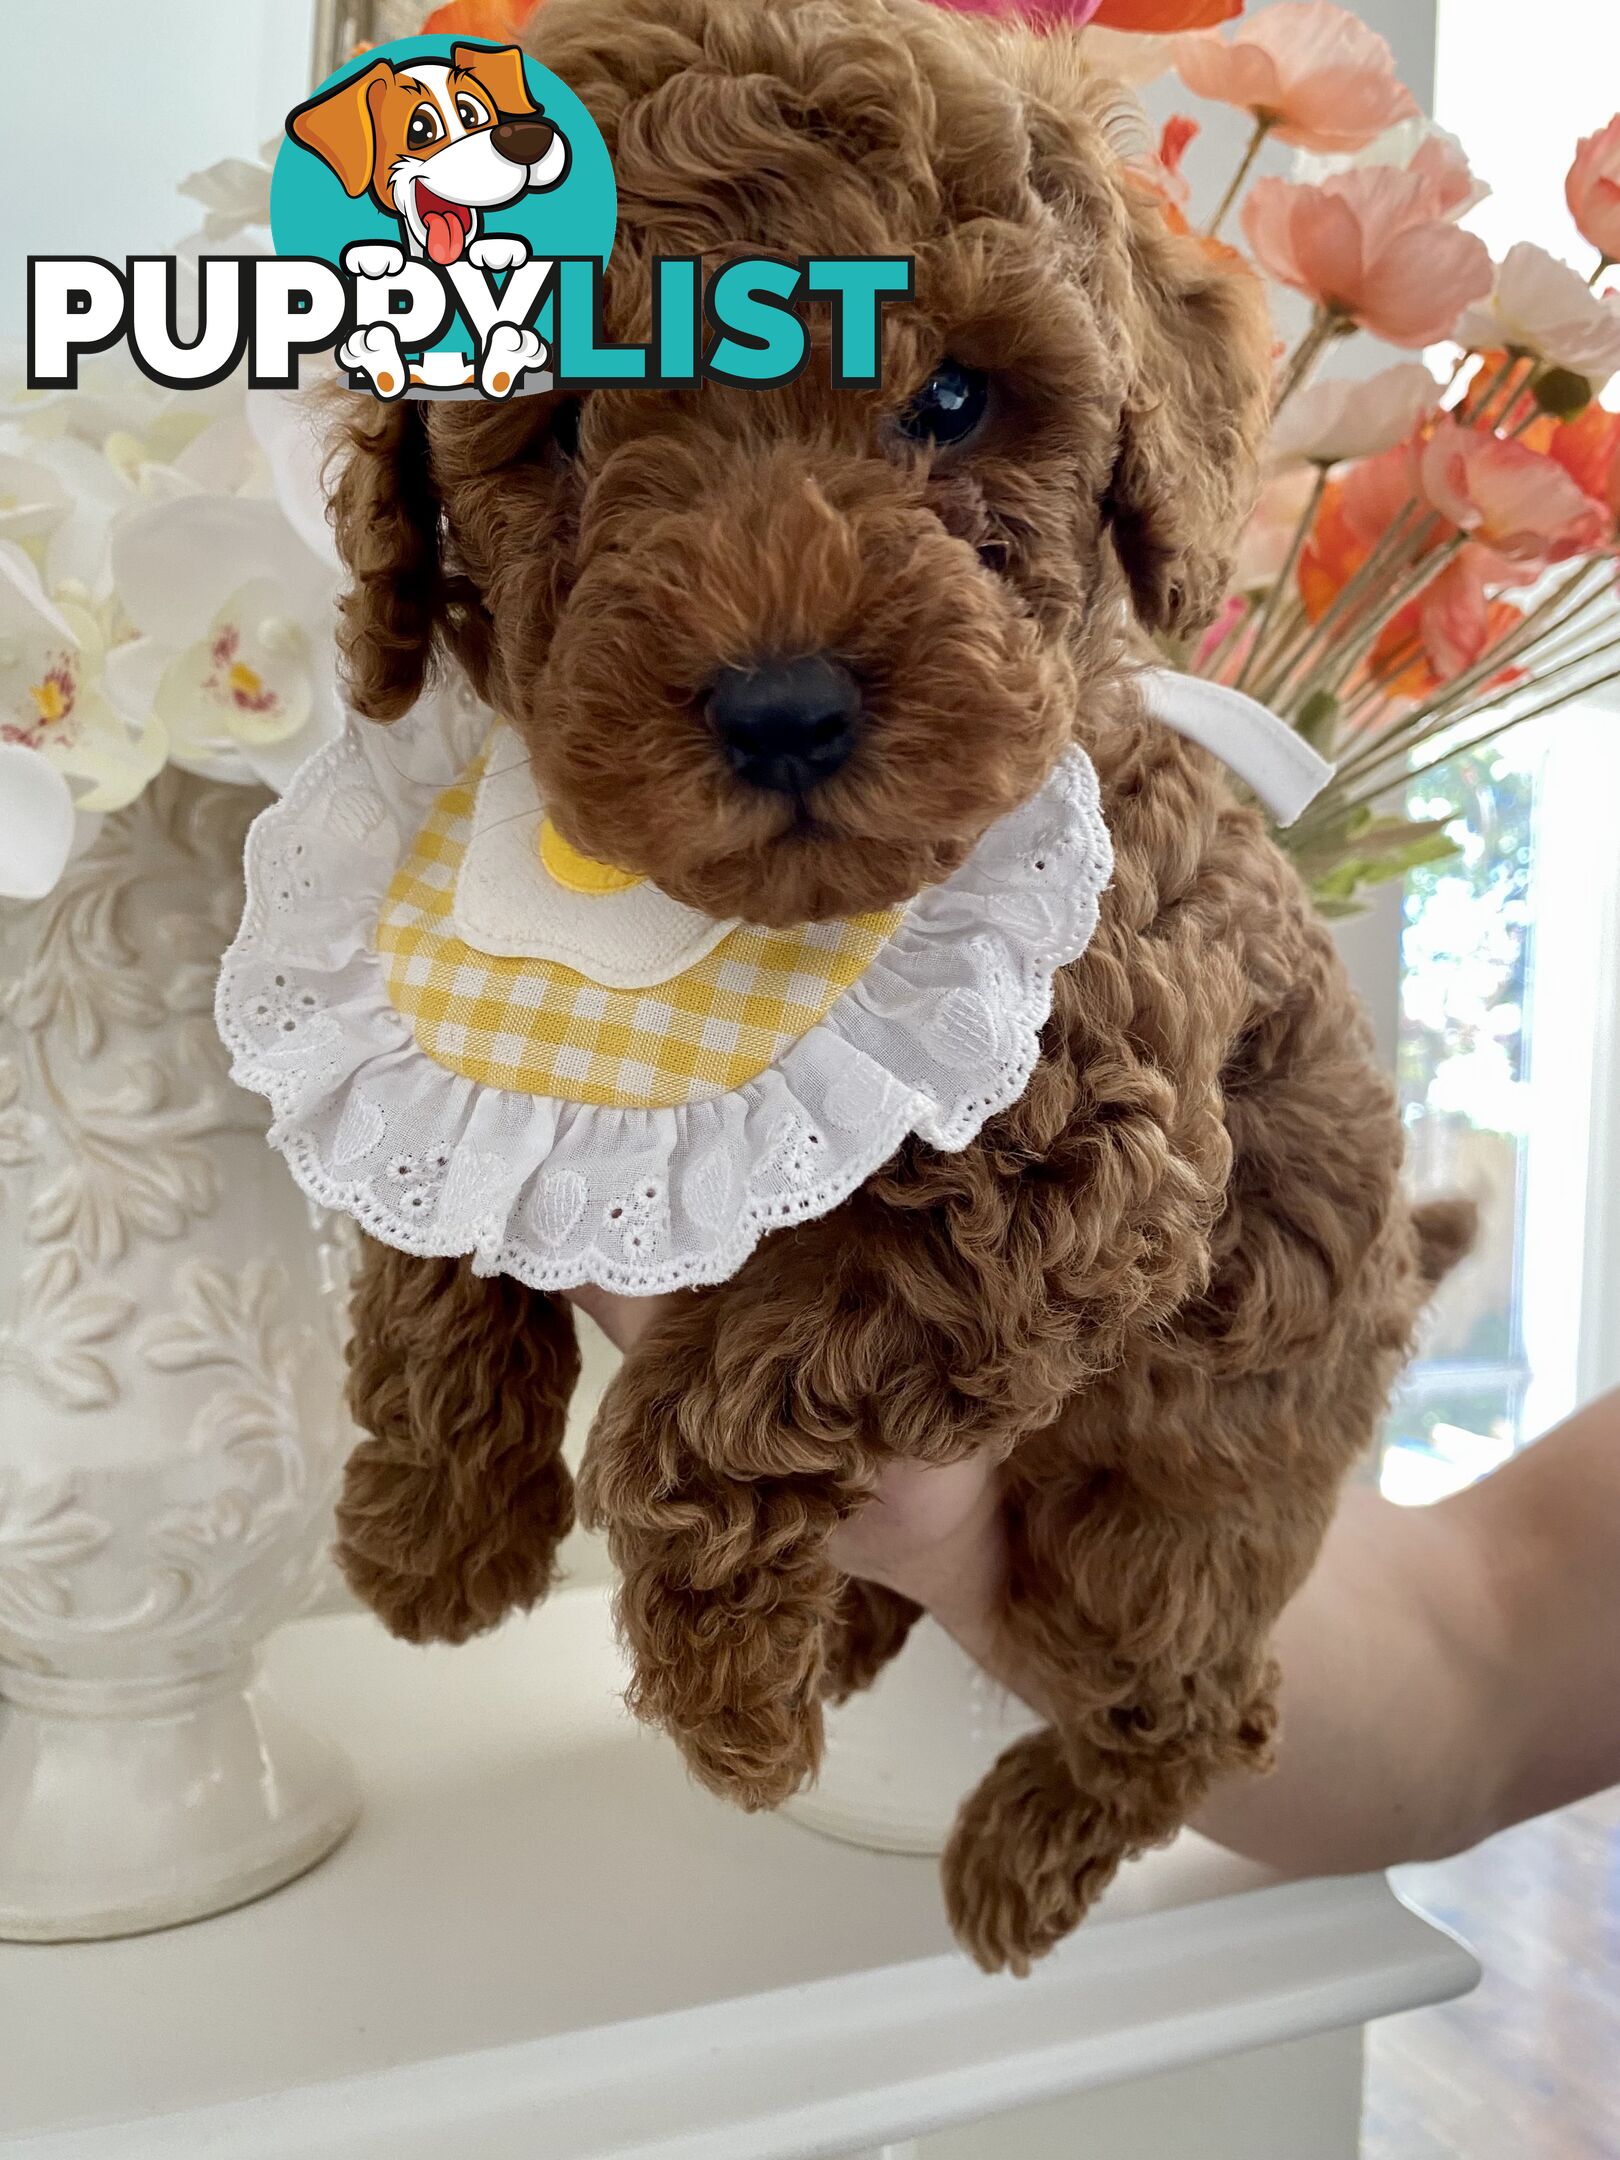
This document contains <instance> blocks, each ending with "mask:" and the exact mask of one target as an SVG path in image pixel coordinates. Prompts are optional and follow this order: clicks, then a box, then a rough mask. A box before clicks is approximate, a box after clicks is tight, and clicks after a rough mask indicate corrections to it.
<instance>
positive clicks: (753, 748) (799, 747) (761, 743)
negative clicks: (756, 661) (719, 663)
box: [709, 653, 861, 795]
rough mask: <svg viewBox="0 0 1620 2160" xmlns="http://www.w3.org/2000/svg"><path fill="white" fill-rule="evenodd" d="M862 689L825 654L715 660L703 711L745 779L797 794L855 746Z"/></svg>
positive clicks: (828, 773) (829, 773) (832, 770)
mask: <svg viewBox="0 0 1620 2160" xmlns="http://www.w3.org/2000/svg"><path fill="white" fill-rule="evenodd" d="M860 713H861V693H860V689H859V687H858V685H857V684H856V681H855V678H854V676H853V675H852V674H851V673H850V672H849V670H848V668H846V667H842V666H840V665H839V663H838V662H837V661H836V660H829V659H827V658H826V656H825V655H824V654H821V653H816V654H813V655H811V656H809V657H808V658H806V659H803V660H772V661H768V662H766V663H765V665H764V666H762V667H757V668H722V669H721V671H720V673H719V674H718V675H717V676H716V677H715V681H714V687H713V689H712V690H711V691H710V693H709V718H710V719H711V720H712V721H713V723H714V727H715V732H716V733H717V734H718V736H719V737H720V740H721V742H722V743H723V744H724V746H725V752H726V755H727V757H728V758H730V760H731V764H732V769H733V770H734V771H735V772H736V773H737V774H738V775H739V776H740V777H741V778H742V779H744V780H746V781H747V782H748V783H749V785H750V786H751V787H759V788H769V789H771V790H772V791H773V793H775V794H778V795H804V794H808V792H809V791H810V789H811V788H813V787H815V786H816V785H817V784H818V782H820V781H822V780H830V779H831V778H832V776H833V774H834V773H835V772H837V770H838V768H839V767H840V765H842V764H843V763H844V762H845V760H846V759H847V758H848V756H849V754H850V752H851V751H852V750H853V749H854V747H855V731H856V724H857V722H858V721H859V719H860Z"/></svg>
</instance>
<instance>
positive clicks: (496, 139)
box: [489, 120, 551, 165]
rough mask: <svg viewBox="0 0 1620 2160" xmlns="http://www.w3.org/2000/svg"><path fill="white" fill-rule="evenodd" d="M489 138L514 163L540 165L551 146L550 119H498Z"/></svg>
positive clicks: (504, 156) (502, 154)
mask: <svg viewBox="0 0 1620 2160" xmlns="http://www.w3.org/2000/svg"><path fill="white" fill-rule="evenodd" d="M489 139H490V141H491V142H492V143H493V144H494V145H495V147H496V149H497V150H498V151H499V152H500V154H501V156H502V157H503V158H509V159H510V160H511V162H512V163H513V164H514V165H538V164H539V162H540V160H541V159H542V158H543V157H544V156H545V154H546V152H547V151H548V150H549V149H550V148H551V122H550V121H549V120H497V121H496V123H495V125H494V126H493V127H492V128H491V129H490V131H489Z"/></svg>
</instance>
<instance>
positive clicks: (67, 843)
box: [0, 731, 75, 900]
mask: <svg viewBox="0 0 1620 2160" xmlns="http://www.w3.org/2000/svg"><path fill="white" fill-rule="evenodd" d="M74 824H75V819H74V813H73V792H72V790H71V789H70V788H69V786H68V784H67V782H66V781H65V780H64V779H63V778H62V775H61V774H60V773H59V772H58V771H57V769H56V767H55V766H54V765H53V764H52V763H51V762H50V760H49V758H45V757H42V756H41V755H40V753H39V752H38V751H37V750H31V749H29V748H28V746H27V745H26V744H25V743H18V742H12V741H10V740H9V738H6V737H5V736H4V734H3V731H0V900H43V899H44V898H45V896H46V894H47V893H48V892H50V891H51V889H52V888H53V887H54V885H55V884H56V881H57V879H58V878H59V877H60V876H61V875H62V872H63V870H64V868H65V867H66V864H67V859H68V856H69V855H70V853H71V852H72V849H73V834H74Z"/></svg>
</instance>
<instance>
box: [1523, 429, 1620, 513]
mask: <svg viewBox="0 0 1620 2160" xmlns="http://www.w3.org/2000/svg"><path fill="white" fill-rule="evenodd" d="M1537 447H1538V448H1540V447H1545V449H1546V450H1547V452H1548V453H1549V455H1550V456H1552V457H1554V458H1556V459H1557V461H1558V463H1559V464H1560V465H1562V466H1563V468H1564V470H1565V472H1567V473H1568V474H1569V476H1570V478H1571V479H1572V480H1573V481H1574V482H1575V484H1576V486H1577V487H1579V488H1580V490H1581V491H1582V493H1583V494H1586V495H1589V496H1590V497H1591V498H1592V500H1593V502H1596V503H1602V504H1603V505H1604V506H1605V507H1606V508H1607V509H1608V510H1609V511H1610V512H1612V514H1613V516H1614V519H1615V521H1616V523H1617V524H1620V413H1614V412H1608V411H1606V410H1605V409H1604V407H1603V406H1601V405H1588V406H1587V408H1586V410H1585V412H1583V413H1582V414H1581V416H1580V418H1579V419H1578V420H1568V421H1566V422H1565V423H1564V425H1563V426H1562V427H1554V428H1553V429H1552V430H1551V431H1550V432H1549V434H1548V437H1547V440H1546V442H1545V445H1540V444H1538V445H1537Z"/></svg>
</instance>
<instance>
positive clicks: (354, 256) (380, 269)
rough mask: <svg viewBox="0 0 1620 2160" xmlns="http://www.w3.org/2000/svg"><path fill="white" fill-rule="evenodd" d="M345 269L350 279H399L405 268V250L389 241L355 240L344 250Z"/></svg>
mask: <svg viewBox="0 0 1620 2160" xmlns="http://www.w3.org/2000/svg"><path fill="white" fill-rule="evenodd" d="M343 267H344V269H345V270H347V271H348V273H349V275H350V277H360V278H390V277H398V276H399V274H400V272H401V271H402V270H403V269H404V267H405V250H404V249H403V248H401V247H395V246H394V244H393V242H392V241H389V240H355V241H351V243H350V244H349V246H348V247H346V248H345V249H344V250H343Z"/></svg>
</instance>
